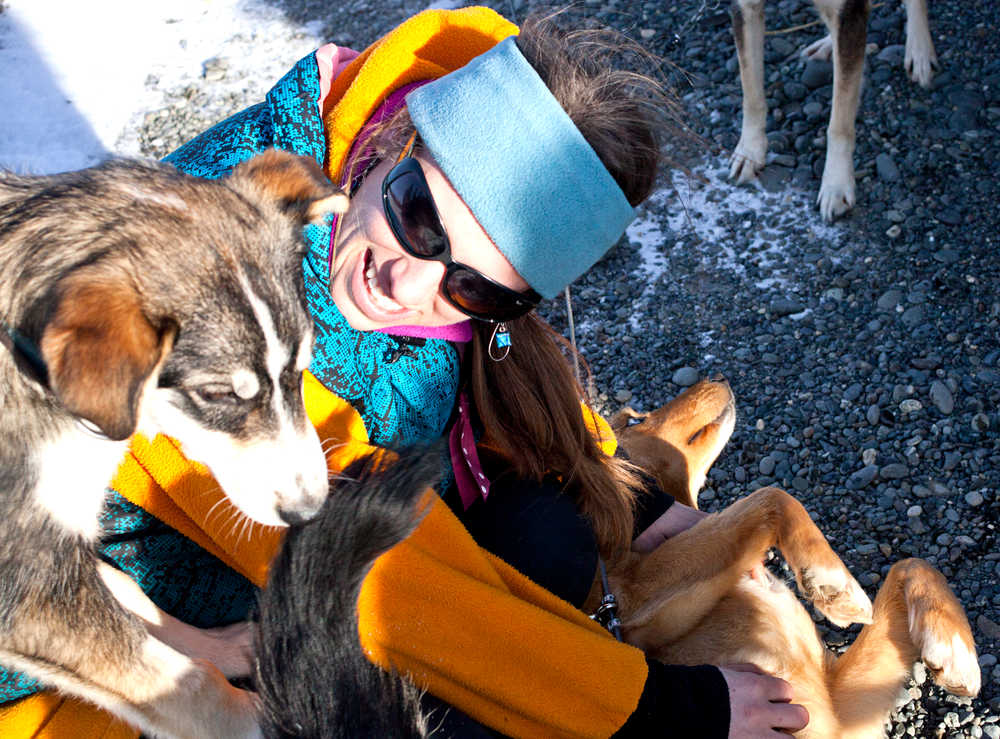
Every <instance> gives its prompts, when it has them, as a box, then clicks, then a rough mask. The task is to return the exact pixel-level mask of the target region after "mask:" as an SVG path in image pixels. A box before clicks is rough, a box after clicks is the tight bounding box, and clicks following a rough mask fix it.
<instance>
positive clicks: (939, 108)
mask: <svg viewBox="0 0 1000 739" xmlns="http://www.w3.org/2000/svg"><path fill="white" fill-rule="evenodd" d="M271 4H272V5H273V6H274V7H275V8H277V9H279V10H281V11H283V12H284V13H285V15H286V16H287V18H288V19H289V20H290V21H292V22H293V23H296V24H306V23H308V24H310V25H309V26H308V28H309V29H310V33H315V34H318V37H319V38H326V39H329V40H332V41H335V42H338V43H342V44H348V45H351V46H354V47H356V48H363V47H364V46H365V45H366V44H367V43H369V42H370V41H372V40H374V39H375V38H377V37H378V36H379V35H380V34H381V33H383V32H385V31H386V30H388V29H390V28H391V27H393V26H394V25H396V24H397V23H398V22H400V21H401V20H402V19H404V18H405V17H406V16H408V15H410V14H412V13H414V12H416V11H419V10H421V9H423V8H424V7H426V3H418V2H410V0H398V1H395V2H374V1H372V2H365V1H364V0H347V1H346V2H342V3H339V4H331V3H329V2H326V0H322V1H320V0H274V2H272V3H271ZM486 4H490V5H492V6H493V7H495V8H496V9H497V10H499V11H501V12H502V13H505V14H506V15H507V16H508V17H512V18H514V19H515V20H516V19H517V18H521V17H523V16H524V14H525V13H527V12H528V11H530V10H531V9H533V8H534V7H535V4H534V3H532V2H527V1H524V0H511V1H509V2H492V3H489V2H488V3H486ZM439 5H440V3H439ZM577 10H578V11H579V12H581V13H583V14H584V15H587V16H590V17H592V18H596V19H598V20H600V21H602V22H605V23H608V24H610V25H612V26H614V27H617V28H619V29H621V30H624V31H626V32H628V33H629V34H630V35H633V36H634V37H637V38H640V39H642V40H643V41H644V43H645V44H646V45H647V46H648V47H649V48H650V49H652V50H653V51H655V52H657V53H659V54H663V55H665V56H667V57H668V58H669V59H670V60H672V61H673V62H674V63H675V64H676V65H677V67H678V68H679V70H683V73H681V72H680V71H678V70H674V71H672V72H670V76H671V79H672V83H673V85H674V86H675V89H676V90H677V93H678V95H679V96H680V97H681V100H682V103H683V110H684V115H685V120H686V121H687V123H688V124H689V125H690V126H691V128H692V130H693V132H694V133H696V134H697V135H698V136H699V137H700V139H701V141H702V143H701V144H700V145H698V146H695V147H686V151H685V152H683V153H678V154H676V156H678V157H680V158H681V159H682V161H683V164H684V165H686V169H678V170H675V171H673V172H667V173H665V174H664V177H663V185H662V189H661V190H660V191H658V192H657V194H656V195H655V196H654V198H652V199H651V201H650V203H649V204H648V206H646V207H644V208H643V210H642V212H641V217H640V219H639V220H638V221H637V223H636V224H635V225H634V226H633V227H632V228H631V229H630V231H629V243H628V244H623V245H622V246H621V247H619V248H618V249H617V250H615V251H614V252H613V253H612V254H611V255H610V256H608V257H607V258H606V259H605V260H604V261H603V262H602V263H601V264H600V265H599V266H598V267H597V268H596V269H595V270H593V271H592V272H591V273H590V274H588V275H587V276H586V277H585V278H583V279H581V280H580V281H579V282H578V283H577V284H576V285H575V286H574V288H573V295H574V298H573V308H574V315H575V319H576V325H577V339H578V341H579V344H580V347H581V349H582V351H583V352H584V354H585V356H586V357H587V359H588V360H589V362H590V367H591V370H592V372H593V375H594V387H595V391H596V395H597V402H598V404H599V406H600V407H602V408H603V409H604V410H606V411H614V410H616V409H617V408H618V407H620V406H621V405H622V404H625V403H628V404H630V405H632V406H633V407H635V408H637V409H640V410H641V409H647V410H648V409H651V408H653V407H655V406H657V405H659V404H662V403H663V402H664V401H665V400H667V399H669V398H670V397H672V396H673V395H675V394H676V393H677V392H678V391H679V390H681V389H682V388H683V387H685V386H687V385H690V384H692V383H693V382H694V381H695V379H696V378H697V377H698V376H700V375H703V374H707V373H722V374H724V375H725V376H726V377H727V378H728V379H729V380H730V382H731V384H732V386H733V389H734V391H735V393H736V396H737V401H738V408H739V413H740V421H739V422H738V424H737V428H736V432H735V434H734V436H733V439H732V441H731V442H730V444H729V446H728V448H727V449H726V450H725V451H724V452H723V455H722V457H721V458H720V460H719V462H718V463H717V465H716V466H715V468H714V469H713V470H712V473H711V475H710V477H709V481H708V486H707V489H706V490H705V491H704V492H703V493H702V496H701V501H702V507H703V508H706V509H714V508H717V507H721V506H723V505H725V504H727V503H729V502H730V501H732V500H733V499H734V498H736V497H737V496H740V495H743V494H745V493H746V492H748V491H750V490H753V489H755V488H756V487H759V486H761V485H764V484H777V485H779V486H782V487H785V488H787V489H789V490H791V491H794V493H795V494H796V495H797V496H798V497H799V499H800V500H802V502H803V503H804V504H805V505H806V507H807V508H808V510H809V511H810V513H811V514H812V515H813V517H814V518H815V519H816V520H817V522H818V523H819V525H820V527H821V528H822V529H823V531H824V532H825V533H826V534H827V536H828V537H829V539H830V541H831V542H832V543H833V546H834V548H835V549H836V550H837V551H838V552H839V553H840V554H841V556H842V557H843V559H844V560H845V562H846V563H847V565H848V566H849V567H850V568H851V570H852V571H853V572H854V573H855V574H856V575H857V576H858V578H859V580H860V581H861V583H862V585H864V586H865V587H866V589H867V590H868V591H869V594H872V595H873V594H874V592H875V590H876V589H877V587H878V584H879V582H880V581H881V580H882V579H883V578H884V576H885V574H886V572H887V571H888V568H889V566H890V565H891V564H892V563H893V562H895V561H896V560H898V559H900V558H902V557H906V556H909V555H919V556H921V557H925V558H927V559H929V560H930V561H932V562H933V563H935V564H936V565H937V566H938V567H939V568H940V569H941V570H942V571H943V572H944V574H945V575H946V576H947V578H948V580H949V582H950V583H951V585H952V587H953V588H954V589H955V591H956V593H957V594H958V595H959V597H960V599H961V601H962V603H963V604H964V605H965V607H966V609H967V611H968V614H969V620H970V621H971V623H972V625H973V630H974V632H975V637H976V641H977V645H978V648H979V654H980V664H981V666H982V672H983V678H984V685H983V690H982V694H981V695H980V697H979V698H978V699H976V700H973V701H969V700H963V699H956V698H953V697H951V696H948V695H947V694H945V693H944V692H943V691H941V690H940V689H938V688H937V687H936V686H934V685H933V684H932V682H931V681H930V680H929V679H928V678H927V673H926V670H924V669H923V668H922V666H920V665H918V669H917V675H916V678H915V680H914V681H912V682H910V683H909V684H908V685H907V686H906V687H905V688H904V690H903V691H901V694H900V699H899V705H898V710H897V711H896V713H895V714H894V716H893V718H892V722H891V725H890V727H889V735H890V736H919V737H941V736H947V737H980V736H987V737H992V738H994V739H996V738H997V737H1000V665H998V662H997V660H998V658H1000V551H998V548H997V531H996V528H997V524H998V520H1000V492H998V489H1000V412H998V400H1000V338H998V336H1000V294H998V291H997V285H998V284H1000V255H998V254H997V250H998V243H997V242H998V216H997V203H998V201H1000V184H998V180H997V178H996V177H995V176H994V174H993V168H994V166H995V163H996V161H997V156H998V146H997V144H998V138H1000V55H998V54H997V50H998V45H997V43H996V41H995V33H994V32H992V31H990V30H989V28H991V27H993V22H991V21H989V20H988V15H987V11H988V10H989V3H987V2H986V0H974V1H967V2H961V1H960V0H938V1H937V2H935V3H933V4H932V7H931V31H932V35H933V38H934V42H935V45H936V47H937V52H938V56H939V59H940V63H941V69H940V71H939V73H938V75H937V77H936V80H935V84H934V87H933V89H932V90H929V91H928V90H923V89H921V88H919V87H917V86H915V85H913V84H911V83H910V82H909V81H908V80H907V79H906V76H905V74H904V71H903V69H902V55H903V47H902V46H901V44H903V41H904V38H903V26H904V13H903V10H902V7H901V6H899V4H897V3H887V4H885V5H882V6H879V7H876V8H875V9H873V12H872V19H871V22H870V27H869V33H868V41H869V54H868V57H867V63H866V86H865V89H864V92H863V97H862V102H861V109H860V114H859V120H858V144H857V152H856V154H855V165H856V168H857V175H858V204H857V206H856V208H855V210H854V211H853V213H851V214H850V215H849V216H848V217H846V218H844V219H842V220H840V221H838V222H837V223H835V224H833V225H827V224H824V223H823V222H822V221H821V220H820V219H819V216H818V214H817V212H816V209H815V206H814V201H815V197H816V193H817V191H818V188H819V175H820V173H821V171H822V166H823V147H824V137H825V127H826V121H827V117H828V115H829V101H830V97H831V87H830V84H829V80H830V74H831V73H830V69H829V65H828V64H823V63H815V62H810V63H808V64H807V63H806V62H805V61H803V60H801V59H800V58H799V57H798V55H797V50H798V49H799V48H801V47H802V46H804V45H806V44H807V43H809V42H811V41H813V40H815V39H817V38H819V36H820V35H822V33H823V30H822V28H821V27H820V26H813V27H810V28H807V29H804V30H801V31H795V32H790V33H779V34H774V35H769V36H768V40H767V49H766V63H767V71H766V79H767V95H768V99H769V104H770V108H771V111H772V112H771V116H770V118H769V120H768V132H769V134H768V135H769V139H770V152H771V154H770V163H769V165H768V167H767V169H766V170H765V172H764V174H763V175H762V177H761V180H760V182H759V183H757V184H752V185H750V186H745V187H741V188H736V187H733V186H731V185H730V184H729V183H727V182H726V180H725V175H726V173H727V163H726V161H727V160H726V158H727V154H728V152H730V151H731V150H732V148H733V147H734V146H735V144H736V141H737V138H738V134H739V120H740V89H739V81H738V77H737V65H736V56H735V52H734V50H733V44H732V39H731V36H730V33H729V28H728V13H727V10H726V7H725V3H722V2H721V0H706V2H704V3H702V1H701V0H688V2H684V3H662V2H655V3H654V2H628V3H626V2H619V1H616V0H597V1H596V2H591V1H589V0H587V1H585V2H581V3H578V5H577ZM766 15H767V26H768V29H772V30H779V29H788V28H791V27H793V26H798V25H800V24H804V23H808V22H810V21H813V20H815V19H816V16H815V13H814V11H813V10H812V8H811V5H810V4H809V3H808V2H803V1H802V0H782V1H781V2H772V3H770V4H768V6H767V13H766ZM678 35H679V36H682V37H683V38H678V37H677V36H678ZM294 61H295V60H293V59H289V60H288V62H289V66H290V65H291V63H292V62H294ZM205 69H206V73H205V76H204V78H203V79H202V80H201V81H200V83H199V84H193V85H186V86H185V87H184V88H182V89H164V90H163V94H164V99H165V105H164V108H163V110H162V111H158V112H152V113H150V114H148V115H147V116H146V118H145V120H144V121H143V122H142V125H141V127H140V130H139V132H138V135H139V138H140V141H141V143H142V148H143V150H144V153H146V154H149V155H153V156H160V155H163V154H165V153H167V152H168V151H170V150H172V149H173V148H174V147H175V146H176V145H177V144H179V143H180V142H182V141H184V140H186V139H187V138H189V137H190V136H192V135H194V134H195V133H197V132H199V131H200V130H202V129H203V128H205V127H206V126H207V125H210V124H211V123H213V122H215V121H216V120H219V119H220V118H222V117H224V116H225V115H227V114H228V113H230V112H233V111H235V110H237V109H239V108H241V107H243V106H244V105H246V104H248V103H250V102H256V100H258V99H259V97H260V94H261V92H262V88H263V89H266V88H267V86H269V84H270V82H271V81H270V80H252V81H251V80H244V79H231V78H229V77H228V76H227V69H226V63H225V60H224V59H220V60H212V61H210V62H208V63H206V66H205ZM150 84H151V85H154V86H155V85H156V84H157V81H156V80H155V79H153V80H150ZM544 311H545V313H546V315H547V316H548V318H549V319H550V320H551V321H552V322H553V324H555V325H556V326H557V327H559V328H562V329H565V328H566V324H567V321H566V312H565V307H564V305H563V303H562V302H560V301H555V302H554V303H553V304H552V305H550V306H546V307H545V309H544ZM820 628H821V630H823V631H824V633H825V634H826V637H827V639H828V641H829V643H830V644H831V645H833V646H835V647H836V646H843V645H845V644H846V643H849V642H850V640H851V638H852V634H851V633H849V632H840V631H837V630H835V629H830V630H827V629H826V626H825V625H824V624H822V623H821V624H820Z"/></svg>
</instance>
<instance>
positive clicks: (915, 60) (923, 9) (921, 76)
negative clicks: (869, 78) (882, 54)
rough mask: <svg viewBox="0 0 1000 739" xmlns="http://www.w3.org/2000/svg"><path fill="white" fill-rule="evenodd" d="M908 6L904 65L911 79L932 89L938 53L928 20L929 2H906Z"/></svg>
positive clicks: (910, 0) (917, 0) (907, 0)
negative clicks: (935, 49)
mask: <svg viewBox="0 0 1000 739" xmlns="http://www.w3.org/2000/svg"><path fill="white" fill-rule="evenodd" d="M904 2H905V5H906V56H905V57H904V59H903V65H904V66H905V68H906V73H907V74H908V75H910V79H911V80H913V81H914V82H916V83H917V84H919V85H920V86H921V87H930V86H931V82H933V81H934V71H935V70H936V69H937V68H938V58H937V52H936V51H934V42H933V41H932V40H931V29H930V23H929V22H928V20H927V0H904Z"/></svg>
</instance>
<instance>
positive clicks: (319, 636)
mask: <svg viewBox="0 0 1000 739" xmlns="http://www.w3.org/2000/svg"><path fill="white" fill-rule="evenodd" d="M440 469H441V464H440V456H439V455H437V454H428V453H423V454H420V453H414V452H409V453H406V454H404V455H403V458H402V459H401V460H400V461H399V462H396V463H393V464H386V463H384V462H382V461H381V460H379V459H377V458H372V457H368V458H366V459H363V460H360V461H359V462H355V463H354V464H353V465H351V466H350V467H348V468H347V469H346V470H345V471H344V473H343V475H342V476H341V478H340V479H339V480H338V481H337V482H335V483H334V484H333V486H332V487H331V491H330V497H329V498H328V499H327V502H326V504H325V505H324V506H323V509H322V510H321V512H320V514H319V515H318V516H317V517H316V518H315V519H313V520H312V521H310V522H308V523H306V524H305V525H303V526H293V527H292V528H291V529H289V532H288V536H287V537H286V539H285V544H284V546H283V548H282V550H281V552H280V553H279V554H278V556H277V557H276V558H275V561H274V562H273V564H272V566H271V572H270V582H269V584H268V587H267V588H266V589H265V590H264V591H263V593H262V594H261V603H260V624H259V628H258V634H257V648H256V650H255V651H256V654H257V690H258V692H259V695H260V700H261V703H262V704H263V709H264V710H263V719H262V725H263V729H264V733H265V735H266V736H268V737H302V738H305V737H309V738H316V739H319V738H320V737H322V738H323V739H329V738H333V737H345V738H346V737H352V738H353V737H394V738H404V737H423V736H427V735H428V730H427V726H426V717H425V716H424V715H423V714H422V713H421V712H420V710H419V700H418V698H419V696H418V692H417V690H416V688H415V687H413V685H412V684H411V683H409V682H408V681H406V680H403V679H401V678H399V677H397V676H394V675H390V674H388V673H386V672H383V671H382V670H381V669H379V668H378V667H376V666H375V665H374V664H372V663H371V662H369V661H368V659H367V658H366V657H365V655H364V653H363V651H362V649H361V644H360V642H359V639H358V613H357V603H358V591H359V589H360V587H361V581H362V580H363V579H364V577H365V575H366V574H367V573H368V570H369V569H370V568H371V565H372V563H373V562H374V561H375V559H376V558H377V557H378V556H379V555H380V554H382V553H383V552H385V551H386V550H388V549H390V548H391V547H393V546H395V545H396V544H397V543H398V542H400V541H402V540H403V539H405V538H406V537H407V536H408V535H409V534H410V532H411V531H413V529H414V528H415V527H416V525H417V523H418V522H419V520H420V514H419V512H418V501H419V500H420V497H421V495H422V494H423V493H424V492H425V491H426V490H427V488H428V486H429V485H431V484H432V483H433V482H434V481H435V480H436V478H437V475H438V474H439V473H440Z"/></svg>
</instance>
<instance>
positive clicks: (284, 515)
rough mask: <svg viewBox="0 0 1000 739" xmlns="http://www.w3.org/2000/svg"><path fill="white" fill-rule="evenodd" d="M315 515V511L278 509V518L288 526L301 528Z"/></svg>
mask: <svg viewBox="0 0 1000 739" xmlns="http://www.w3.org/2000/svg"><path fill="white" fill-rule="evenodd" d="M315 515H316V511H298V510H294V509H289V508H279V509H278V516H279V517H280V518H281V520H282V521H284V522H285V523H286V524H288V525H289V526H301V525H302V524H304V523H307V522H308V521H309V520H310V519H312V518H313V517H314V516H315Z"/></svg>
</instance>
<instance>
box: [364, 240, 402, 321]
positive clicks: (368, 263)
mask: <svg viewBox="0 0 1000 739" xmlns="http://www.w3.org/2000/svg"><path fill="white" fill-rule="evenodd" d="M364 268H365V273H364V276H365V287H366V288H367V290H368V297H369V298H370V299H371V301H372V304H373V305H374V306H375V307H376V308H378V309H379V310H383V311H386V312H390V313H398V312H399V311H404V310H406V309H405V308H404V307H403V306H401V305H400V304H399V303H397V302H396V301H395V300H393V299H392V298H390V297H389V296H388V295H386V294H385V293H384V292H382V288H381V287H380V286H379V283H378V270H377V269H376V268H375V258H374V257H373V256H372V251H371V249H369V250H368V251H366V252H365V264H364Z"/></svg>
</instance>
